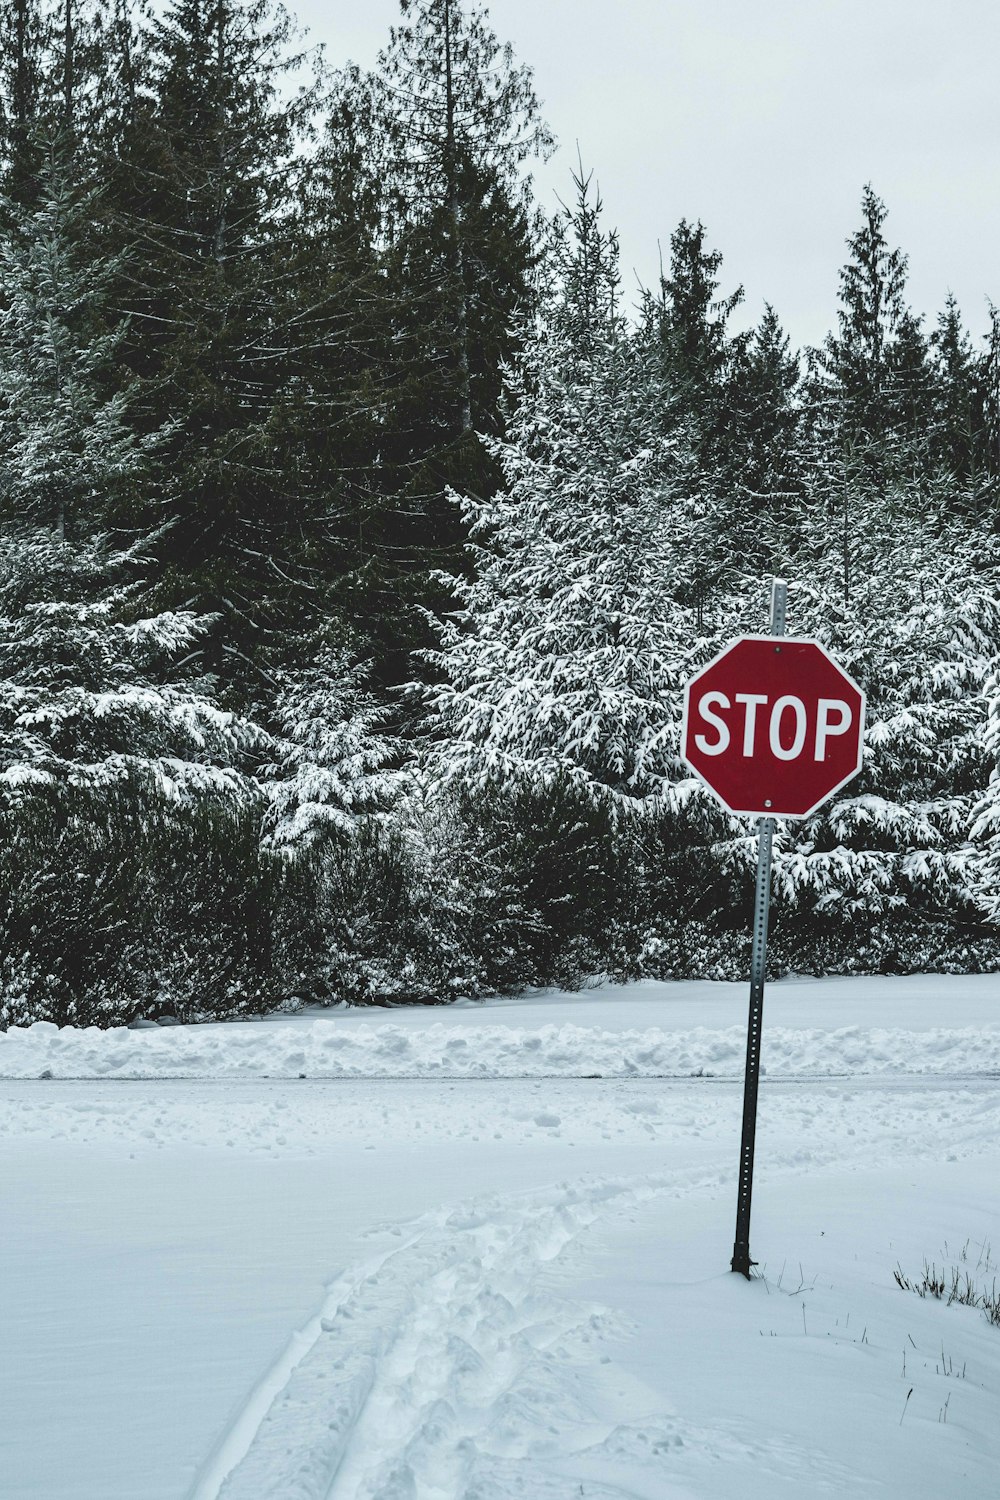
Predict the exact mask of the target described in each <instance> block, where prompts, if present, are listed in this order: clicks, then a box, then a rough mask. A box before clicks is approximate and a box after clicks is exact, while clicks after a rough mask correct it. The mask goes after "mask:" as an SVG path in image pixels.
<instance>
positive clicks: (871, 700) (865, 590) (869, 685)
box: [777, 489, 1000, 967]
mask: <svg viewBox="0 0 1000 1500" xmlns="http://www.w3.org/2000/svg"><path fill="white" fill-rule="evenodd" d="M856 499H857V508H856V512H855V517H854V521H855V535H854V565H855V571H854V577H853V582H852V587H851V592H850V595H849V597H848V598H847V599H845V598H844V596H843V593H842V589H841V577H840V571H841V559H840V556H839V552H840V546H839V539H838V538H837V537H836V536H835V535H834V536H831V535H830V530H829V526H828V522H827V518H826V516H825V515H824V513H823V511H822V508H821V507H819V508H817V511H816V512H815V513H814V514H813V516H812V517H811V518H809V520H808V521H807V524H806V527H805V536H804V538H800V542H799V547H798V552H797V555H796V556H795V557H794V558H789V559H786V562H785V566H786V567H787V569H788V571H789V574H790V576H791V577H792V578H793V579H795V580H797V582H796V583H795V586H794V589H793V592H792V606H793V610H794V617H795V631H796V634H803V635H813V636H815V637H817V638H818V639H821V640H823V641H824V642H825V643H826V644H828V645H829V647H830V649H831V650H832V651H833V652H834V654H835V655H836V658H837V660H838V661H839V662H840V663H841V664H842V665H843V666H844V667H845V668H846V669H847V671H849V672H850V673H851V674H852V675H853V676H854V677H855V679H856V680H857V681H858V682H859V683H860V684H861V685H862V686H863V688H864V689H865V690H866V693H867V695H868V727H867V731H866V740H865V755H866V764H865V770H864V772H863V774H862V777H861V779H860V780H858V781H855V782H853V783H852V784H851V785H850V787H848V788H846V789H845V794H844V795H840V796H838V797H836V798H835V799H834V800H833V801H832V802H831V803H830V804H828V806H827V807H825V808H824V809H823V810H822V811H821V812H820V813H819V814H818V815H817V816H816V817H815V818H813V819H810V820H809V821H808V822H807V823H806V824H805V825H801V826H794V827H793V826H789V828H787V829H786V830H784V832H783V833H782V836H781V840H780V845H781V853H780V855H779V858H778V864H777V868H778V871H779V873H778V877H777V878H778V881H779V888H780V889H781V890H782V891H783V893H784V894H785V895H786V896H788V897H789V898H790V899H791V900H792V901H794V902H799V903H801V904H803V905H805V906H809V905H812V907H813V909H814V910H817V911H821V912H822V911H826V912H828V913H829V914H830V915H831V916H834V917H835V918H838V919H840V920H844V919H849V918H850V917H851V915H852V914H857V913H861V912H863V913H865V914H866V916H867V917H868V918H870V919H871V920H872V921H875V922H877V921H879V920H880V919H881V918H883V917H888V916H892V914H895V915H896V917H898V918H899V919H904V918H905V919H906V920H914V921H916V922H918V923H923V924H924V926H925V928H926V931H927V934H928V938H927V941H928V945H929V946H928V949H927V951H926V952H925V954H924V955H923V962H927V961H929V960H928V953H929V952H930V945H932V944H933V942H934V941H936V939H935V937H934V935H933V929H934V926H935V924H937V925H938V927H939V928H940V926H941V924H944V926H945V928H946V929H948V930H950V931H952V932H954V930H955V927H956V925H960V924H961V923H962V922H963V921H965V922H968V921H969V920H970V918H971V917H972V914H973V895H974V855H973V850H972V847H971V845H970V842H969V840H970V833H969V830H970V825H971V824H972V822H973V815H974V809H975V807H976V805H977V803H979V802H980V800H981V798H982V797H983V794H984V789H985V787H986V786H987V784H988V780H989V773H990V766H989V758H988V755H987V752H986V748H985V745H984V725H985V721H986V709H987V699H986V682H987V679H988V677H989V672H990V663H991V661H992V660H993V659H994V658H995V656H996V653H997V649H998V645H1000V588H998V584H1000V577H998V573H997V568H996V562H995V559H994V558H992V557H991V556H990V554H989V551H988V549H987V548H985V547H984V546H983V543H982V542H981V541H980V540H979V539H977V538H975V537H974V536H970V535H969V534H968V532H967V531H966V529H965V527H964V525H962V524H961V523H956V522H955V521H951V522H948V523H945V524H942V523H941V522H940V520H939V519H937V518H935V517H934V516H933V515H931V514H929V513H928V511H927V508H926V506H925V505H924V503H923V498H922V496H921V495H920V494H919V492H918V493H917V494H916V495H914V494H913V493H907V492H906V491H902V492H895V491H891V492H890V493H889V494H888V495H887V496H885V497H884V498H883V497H879V496H876V495H873V493H872V492H871V490H869V489H863V490H861V491H859V493H858V495H857V497H856ZM883 939H884V940H885V941H886V942H887V943H888V944H890V945H891V941H892V939H891V931H889V932H888V935H887V934H886V930H885V929H883ZM890 951H891V946H890V947H887V948H886V955H887V961H889V962H893V961H898V959H899V955H898V954H897V958H896V960H892V959H889V958H888V955H889V953H890ZM909 961H910V962H912V963H913V964H914V965H915V966H917V967H919V966H920V963H921V955H920V953H919V950H918V949H912V950H911V952H910V958H909Z"/></svg>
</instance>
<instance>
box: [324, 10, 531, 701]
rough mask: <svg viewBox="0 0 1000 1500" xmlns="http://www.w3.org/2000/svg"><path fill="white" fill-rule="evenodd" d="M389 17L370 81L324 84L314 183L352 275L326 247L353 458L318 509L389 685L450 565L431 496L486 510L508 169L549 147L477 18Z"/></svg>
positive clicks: (453, 538) (442, 518) (523, 254)
mask: <svg viewBox="0 0 1000 1500" xmlns="http://www.w3.org/2000/svg"><path fill="white" fill-rule="evenodd" d="M401 10H402V18H401V22H400V24H399V25H398V26H396V27H394V28H393V31H392V33H391V38H390V41H389V44H388V46H387V47H386V48H385V49H384V51H383V52H382V53H381V54H380V57H379V60H378V64H377V66H376V68H375V70H374V71H373V72H372V73H370V74H361V73H359V72H357V71H356V70H355V71H349V72H347V73H345V74H342V75H341V77H340V79H339V80H338V84H337V87H336V89H335V108H334V111H333V114H332V118H331V128H330V132H329V135H328V138H327V156H328V166H327V169H326V173H325V176H326V181H327V183H328V185H329V190H330V192H331V195H332V196H333V198H334V200H335V203H336V212H338V214H339V217H340V222H341V224H343V223H344V222H345V219H344V216H343V212H342V209H343V204H344V197H345V194H344V183H345V181H346V182H347V183H349V184H350V185H351V187H350V190H349V191H350V199H351V207H350V213H349V215H348V217H351V216H356V215H357V214H358V213H360V218H361V220H362V221H363V223H364V226H365V228H364V232H363V234H362V235H361V236H359V238H358V240H357V241H356V244H357V245H359V246H360V247H361V264H358V260H357V257H356V256H355V254H354V253H353V251H352V248H351V247H350V246H344V247H343V248H344V249H345V250H346V255H345V259H344V262H343V264H344V266H345V268H346V269H347V271H348V272H349V273H350V275H351V277H352V279H349V280H348V282H347V283H346V285H347V286H348V288H349V294H353V297H354V303H353V307H348V306H346V305H342V306H341V308H340V311H339V313H338V315H337V322H338V325H339V328H340V329H341V331H342V334H343V335H344V337H345V338H346V339H348V340H350V342H351V345H352V348H353V351H355V353H356V354H359V355H360V360H359V361H358V363H360V370H358V369H357V368H356V369H355V371H352V372H350V374H349V378H348V383H347V386H346V390H345V391H344V393H343V395H342V398H341V400H342V407H341V409H342V410H343V412H344V415H345V417H346V419H347V420H348V421H349V420H350V413H351V410H352V408H353V410H354V411H355V412H357V413H359V414H360V415H361V421H360V423H359V424H358V425H357V426H355V428H354V430H353V434H352V435H357V436H359V437H361V439H362V441H368V442H369V443H370V445H371V454H370V459H369V461H368V462H367V464H366V465H365V466H364V469H363V472H361V473H359V474H357V475H356V477H352V480H351V483H350V486H349V489H348V491H347V493H342V494H340V495H339V496H338V497H337V498H336V502H335V503H336V505H337V506H338V508H340V510H341V511H342V512H343V513H344V516H345V524H350V523H354V527H355V529H354V537H355V539H356V544H357V552H356V557H355V558H354V559H352V557H351V546H350V540H349V539H348V540H347V544H346V545H345V546H344V556H345V561H346V563H347V565H348V567H349V570H350V572H349V577H348V580H347V583H348V593H347V602H348V608H349V611H350V619H351V623H352V627H353V628H354V629H355V630H357V629H358V628H361V629H362V631H366V632H367V633H368V634H369V636H370V639H371V640H372V647H373V653H372V654H373V656H374V658H375V665H376V670H377V672H378V674H379V675H380V676H381V677H382V678H383V679H385V678H388V679H389V680H392V681H397V682H398V681H400V680H405V677H406V676H407V675H408V674H409V671H410V670H411V668H410V663H409V660H408V658H409V653H410V651H411V650H412V648H413V647H414V646H418V645H426V644H427V642H428V639H429V637H428V634H427V627H426V623H425V618H424V615H423V612H422V611H423V609H424V608H425V607H427V606H432V607H436V606H437V605H439V604H441V603H442V602H443V601H442V598H441V593H440V588H439V586H438V585H436V584H435V582H434V580H433V576H432V574H433V570H435V569H440V568H443V567H447V568H449V569H453V568H454V567H455V566H457V565H458V564H459V563H460V560H461V542H462V525H461V518H460V516H459V514H458V511H457V509H456V507H455V505H454V504H453V503H452V502H451V501H450V500H449V499H448V498H447V493H446V492H447V489H448V486H449V485H453V486H455V487H457V488H459V489H462V490H467V489H471V490H474V491H475V492H476V493H478V494H488V493H489V492H490V490H491V489H493V488H495V485H496V482H497V475H496V471H495V468H494V465H493V461H492V459H491V458H490V456H489V453H488V451H487V450H486V448H484V446H483V444H482V443H481V442H480V440H479V436H478V434H494V435H495V434H496V433H497V432H498V431H499V428H500V416H499V397H500V387H501V376H500V370H501V366H502V363H503V361H505V360H506V359H508V358H509V357H510V356H511V355H512V353H513V352H514V350H515V348H516V340H515V339H514V338H513V337H512V333H511V327H512V324H513V323H514V321H515V318H516V316H517V315H519V314H520V313H523V312H524V311H525V309H526V308H527V307H528V306H529V305H530V303H531V302H532V299H533V297H534V289H533V281H534V276H535V267H536V261H537V257H538V235H537V226H536V223H535V216H534V213H533V209H532V201H531V189H530V182H529V179H528V177H527V173H526V167H527V164H528V162H529V159H530V158H531V157H532V156H533V155H535V154H539V153H542V154H544V153H545V152H546V151H547V150H548V149H549V145H550V138H549V136H548V132H547V130H546V129H545V127H544V125H543V124H542V123H541V121H540V118H539V110H538V104H537V100H536V98H535V94H534V89H533V84H532V80H531V75H530V72H529V70H528V69H527V68H525V67H522V66H520V65H518V64H517V63H516V62H515V60H514V57H513V54H512V51H511V49H510V48H509V47H503V46H501V45H500V43H499V42H498V41H497V39H496V37H495V36H494V34H493V32H492V30H491V29H490V27H489V24H488V21H487V18H486V15H485V13H484V12H483V11H481V10H479V9H475V8H470V7H468V6H466V5H464V4H462V3H460V0H405V3H402V5H401ZM335 168H339V169H340V171H339V174H338V176H339V180H337V177H335V175H334V170H333V169H335ZM316 203H317V206H320V207H321V206H322V205H321V200H320V199H319V198H318V197H317V200H316ZM359 314H362V315H361V316H359ZM366 412H371V413H373V415H374V419H375V420H374V422H372V421H369V422H367V423H366V422H365V420H364V414H365V413H366ZM352 460H353V455H351V458H350V459H349V462H348V468H350V467H351V463H352ZM338 541H339V538H338ZM365 614H366V615H367V619H364V618H363V616H364V615H365Z"/></svg>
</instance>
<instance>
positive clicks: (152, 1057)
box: [0, 1020, 1000, 1079]
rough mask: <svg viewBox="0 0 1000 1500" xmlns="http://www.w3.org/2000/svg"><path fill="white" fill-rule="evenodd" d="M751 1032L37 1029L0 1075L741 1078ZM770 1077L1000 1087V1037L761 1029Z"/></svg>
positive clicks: (986, 1030) (1, 1037)
mask: <svg viewBox="0 0 1000 1500" xmlns="http://www.w3.org/2000/svg"><path fill="white" fill-rule="evenodd" d="M745 1053H746V1028H745V1026H742V1025H741V1026H730V1027H726V1028H723V1029H717V1030H713V1029H709V1028H707V1027H696V1028H694V1029H692V1030H685V1031H665V1030H662V1029H660V1028H656V1027H654V1028H649V1029H647V1030H643V1031H607V1030H604V1029H601V1028H598V1027H584V1026H574V1025H562V1026H557V1025H548V1026H542V1027H540V1028H538V1029H535V1030H530V1029H526V1028H522V1027H516V1026H477V1027H476V1028H475V1029H472V1030H468V1031H465V1032H463V1031H460V1030H456V1029H455V1028H454V1027H451V1026H446V1025H443V1024H441V1023H440V1022H435V1023H433V1024H429V1025H426V1026H423V1027H420V1028H419V1029H415V1028H414V1027H412V1026H406V1027H404V1026H399V1025H394V1024H383V1025H379V1024H374V1023H370V1024H366V1025H361V1026H359V1025H356V1024H355V1025H352V1026H344V1025H342V1024H340V1022H338V1021H337V1020H316V1021H312V1022H310V1023H308V1024H306V1025H302V1024H299V1025H295V1026H292V1025H286V1026H281V1025H269V1026H266V1027H252V1026H234V1027H226V1026H210V1027H199V1026H184V1027H170V1028H164V1029H160V1028H148V1029H142V1030H136V1031H132V1030H129V1029H126V1028H116V1029H114V1030H110V1031H102V1030H99V1029H98V1028H96V1027H90V1028H87V1029H78V1028H75V1027H62V1028H59V1027H57V1026H53V1025H51V1024H49V1023H47V1022H39V1023H37V1024H36V1025H34V1026H29V1027H12V1028H11V1029H10V1030H9V1031H8V1032H7V1033H5V1034H3V1033H0V1077H4V1078H39V1077H45V1076H51V1077H54V1078H133V1079H136V1078H300V1077H307V1078H345V1079H346V1078H587V1077H600V1078H663V1077H674V1078H688V1077H715V1078H738V1077H741V1076H742V1073H743V1068H744V1060H745ZM763 1067H764V1069H765V1071H766V1072H767V1073H768V1074H769V1075H770V1076H772V1077H778V1078H781V1077H813V1076H818V1077H822V1076H833V1075H839V1076H843V1075H849V1076H850V1075H865V1074H931V1075H933V1074H947V1075H951V1076H956V1075H957V1076H976V1075H978V1076H983V1075H996V1076H1000V1027H965V1028H959V1029H946V1028H939V1029H936V1030H929V1031H910V1030H900V1029H890V1028H863V1027H858V1026H845V1027H840V1028H838V1029H834V1030H820V1029H815V1028H814V1029H800V1028H791V1027H781V1026H775V1027H772V1028H770V1029H765V1037H764V1046H763Z"/></svg>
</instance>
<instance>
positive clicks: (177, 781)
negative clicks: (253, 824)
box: [0, 527, 261, 796]
mask: <svg viewBox="0 0 1000 1500" xmlns="http://www.w3.org/2000/svg"><path fill="white" fill-rule="evenodd" d="M0 566H2V572H0V758H2V763H3V770H2V780H3V781H4V783H5V784H6V785H7V787H8V789H10V788H16V787H18V786H21V785H24V784H26V783H27V784H31V785H49V784H52V783H63V784H70V785H76V786H84V785H85V786H89V787H99V786H104V785H114V784H116V783H118V782H121V781H123V780H127V779H129V778H134V777H139V778H142V779H145V781H146V782H147V783H148V784H149V785H150V786H151V787H152V788H153V789H154V790H157V791H159V792H161V793H162V792H165V793H166V794H167V795H169V796H175V795H178V794H179V793H182V792H185V791H188V792H199V791H208V792H211V793H213V794H216V793H222V794H224V795H227V796H228V795H233V794H237V795H248V794H249V791H250V783H249V782H247V781H246V779H245V776H241V775H240V773H239V771H238V770H237V769H234V767H238V766H239V765H240V763H241V762H242V763H243V764H244V765H245V766H246V765H248V758H249V756H250V754H251V752H252V751H253V750H254V749H259V747H260V743H261V736H260V732H259V731H258V730H255V729H254V728H253V727H252V726H250V725H248V724H244V723H241V721H239V720H238V719H236V718H234V717H233V715H232V714H228V713H224V712H222V711H221V710H219V709H218V708H217V707H216V706H215V704H214V703H213V701H212V684H211V683H210V682H205V681H203V680H200V679H199V678H198V677H197V675H196V674H195V673H193V671H192V670H191V667H190V662H191V658H192V652H193V649H194V647H195V646H196V645H197V643H198V640H199V638H200V637H201V636H203V635H204V633H205V631H206V630H207V628H208V626H209V624H210V622H209V621H208V620H206V619H204V618H203V617H199V616H197V615H195V614H193V613H192V612H191V611H190V610H180V611H166V612H163V611H161V612H159V613H157V614H145V613H144V612H143V610H142V596H143V591H144V582H143V577H142V574H143V572H144V570H145V567H146V566H147V560H145V559H144V558H143V553H142V549H141V548H140V547H137V546H133V547H131V548H129V549H126V550H124V551H122V550H119V551H114V550H109V549H108V548H107V547H106V546H105V545H104V543H103V542H102V541H101V540H100V539H98V540H94V541H86V542H75V543H71V542H68V541H63V540H61V539H60V538H58V537H56V536H54V535H53V534H52V532H51V531H50V530H49V529H48V528H44V527H43V528H38V527H35V528H29V529H23V528H22V529H20V530H16V529H12V528H8V534H7V544H6V546H5V548H4V553H3V559H2V565H0ZM184 662H186V663H188V665H187V666H182V665H180V664H181V663H184Z"/></svg>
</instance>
